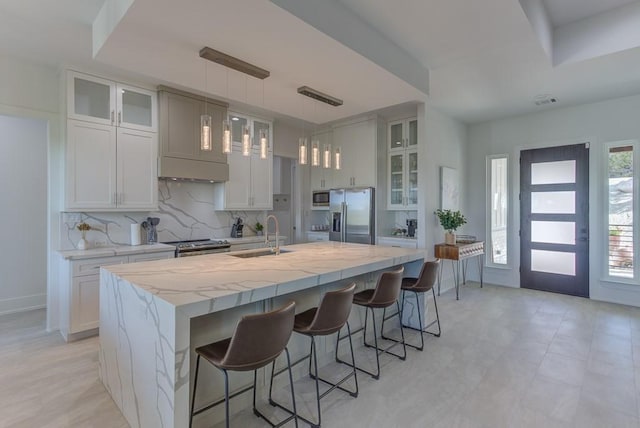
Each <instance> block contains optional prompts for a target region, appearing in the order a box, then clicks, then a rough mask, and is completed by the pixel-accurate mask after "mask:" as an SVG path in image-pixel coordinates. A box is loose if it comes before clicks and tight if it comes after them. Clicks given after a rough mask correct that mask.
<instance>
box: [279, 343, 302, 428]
mask: <svg viewBox="0 0 640 428" xmlns="http://www.w3.org/2000/svg"><path fill="white" fill-rule="evenodd" d="M284 352H286V354H287V366H288V367H289V384H290V385H291V402H292V403H293V421H294V423H295V425H296V428H298V409H297V408H296V394H295V392H294V390H293V372H292V371H291V356H290V355H289V349H287V348H286V347H285V348H284ZM288 421H289V419H286V420H285V421H283V422H281V423H280V425H282V424H284V423H286V422H288Z"/></svg>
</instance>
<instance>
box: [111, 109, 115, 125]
mask: <svg viewBox="0 0 640 428" xmlns="http://www.w3.org/2000/svg"><path fill="white" fill-rule="evenodd" d="M114 120H115V112H114V111H113V110H111V124H112V125H113V121H114Z"/></svg>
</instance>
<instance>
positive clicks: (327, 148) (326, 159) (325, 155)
mask: <svg viewBox="0 0 640 428" xmlns="http://www.w3.org/2000/svg"><path fill="white" fill-rule="evenodd" d="M331 155H332V153H331V144H325V145H324V149H323V152H322V167H323V168H325V169H329V168H331V157H332V156H331Z"/></svg>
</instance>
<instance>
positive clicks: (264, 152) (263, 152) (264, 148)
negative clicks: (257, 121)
mask: <svg viewBox="0 0 640 428" xmlns="http://www.w3.org/2000/svg"><path fill="white" fill-rule="evenodd" d="M268 155H269V140H268V139H267V130H266V129H261V130H260V159H266V158H267V157H268Z"/></svg>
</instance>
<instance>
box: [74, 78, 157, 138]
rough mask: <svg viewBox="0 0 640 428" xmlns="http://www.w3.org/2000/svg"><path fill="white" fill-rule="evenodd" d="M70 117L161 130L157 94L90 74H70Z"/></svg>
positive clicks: (127, 126) (144, 129) (113, 124)
mask: <svg viewBox="0 0 640 428" xmlns="http://www.w3.org/2000/svg"><path fill="white" fill-rule="evenodd" d="M67 88H68V95H67V116H68V117H69V118H70V119H77V120H83V121H86V122H93V123H99V124H102V125H112V126H120V127H123V128H129V129H137V130H140V131H152V132H155V131H156V130H157V96H156V93H155V92H153V91H148V90H145V89H140V88H136V87H133V86H128V85H123V84H120V83H116V82H113V81H111V80H107V79H102V78H100V77H95V76H91V75H88V74H83V73H77V72H74V71H70V72H68V78H67Z"/></svg>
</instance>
